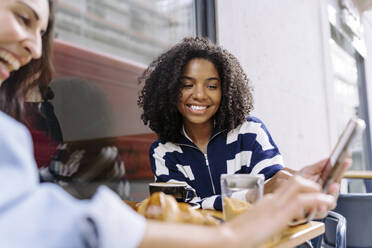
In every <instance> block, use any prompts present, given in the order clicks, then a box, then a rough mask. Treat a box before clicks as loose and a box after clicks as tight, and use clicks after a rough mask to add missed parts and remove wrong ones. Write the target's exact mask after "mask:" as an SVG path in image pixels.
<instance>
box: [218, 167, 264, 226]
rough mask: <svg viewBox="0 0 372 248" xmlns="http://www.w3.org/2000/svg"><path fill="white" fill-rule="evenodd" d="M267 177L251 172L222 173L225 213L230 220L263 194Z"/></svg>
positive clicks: (227, 219)
mask: <svg viewBox="0 0 372 248" xmlns="http://www.w3.org/2000/svg"><path fill="white" fill-rule="evenodd" d="M264 180H265V177H264V176H263V175H249V174H232V175H227V174H222V175H221V193H222V205H223V215H224V219H225V221H229V220H231V219H233V218H234V217H236V216H237V215H239V214H241V213H243V212H245V211H247V210H248V209H249V208H250V207H251V206H252V204H254V203H255V202H256V201H257V200H258V199H260V198H261V197H262V196H263V187H264Z"/></svg>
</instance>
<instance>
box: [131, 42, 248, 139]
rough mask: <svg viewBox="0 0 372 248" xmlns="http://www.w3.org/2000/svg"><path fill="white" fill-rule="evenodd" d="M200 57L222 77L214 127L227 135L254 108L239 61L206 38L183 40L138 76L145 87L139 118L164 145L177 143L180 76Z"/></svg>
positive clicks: (180, 124)
mask: <svg viewBox="0 0 372 248" xmlns="http://www.w3.org/2000/svg"><path fill="white" fill-rule="evenodd" d="M194 58H202V59H206V60H208V61H210V62H212V63H213V64H214V65H215V66H216V69H217V71H218V73H219V76H220V78H221V87H222V98H221V103H220V107H219V109H218V111H217V112H216V114H215V115H214V123H215V124H214V125H215V126H214V128H216V129H219V130H226V131H227V132H228V131H230V130H232V129H234V128H236V127H237V126H238V125H240V124H241V123H243V121H244V120H245V118H246V116H247V115H248V114H249V113H250V111H251V110H252V109H253V97H252V92H251V87H250V82H249V79H248V77H247V75H246V74H245V73H244V71H243V69H242V67H241V65H240V63H239V61H238V60H237V59H236V58H235V57H234V56H233V55H232V54H231V53H229V52H228V51H226V50H225V49H223V48H221V47H220V46H218V45H215V44H213V43H212V42H211V41H209V40H208V39H205V38H185V39H183V41H182V42H181V43H179V44H176V45H175V46H174V47H172V48H171V49H170V50H168V51H167V52H165V53H163V54H162V55H160V56H159V57H158V58H157V59H156V60H154V61H153V62H152V63H151V64H150V65H149V67H148V68H147V69H146V70H145V71H144V72H143V74H142V76H141V77H139V83H143V84H144V86H143V88H142V90H141V91H140V94H139V98H138V106H139V107H141V108H142V109H143V113H142V115H141V119H142V120H143V122H144V124H145V125H147V124H149V126H150V128H151V129H152V130H153V131H154V132H155V133H156V134H157V135H158V136H159V139H160V140H161V141H163V142H168V141H169V142H177V140H178V138H179V137H180V135H181V128H182V121H183V118H182V115H181V114H180V113H179V112H178V109H177V105H178V103H179V99H180V94H181V90H182V83H181V77H182V74H183V71H184V68H185V66H186V64H187V63H188V62H189V61H190V60H192V59H194Z"/></svg>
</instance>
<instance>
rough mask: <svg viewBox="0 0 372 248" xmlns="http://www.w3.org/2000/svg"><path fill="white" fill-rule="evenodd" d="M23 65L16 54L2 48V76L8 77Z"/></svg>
mask: <svg viewBox="0 0 372 248" xmlns="http://www.w3.org/2000/svg"><path fill="white" fill-rule="evenodd" d="M20 67H21V62H20V60H19V59H18V58H17V56H16V55H14V54H12V53H11V52H9V51H7V50H5V49H2V48H0V76H1V77H2V78H8V77H9V74H10V73H11V72H12V71H16V70H18V69H19V68H20Z"/></svg>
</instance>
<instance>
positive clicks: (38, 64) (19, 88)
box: [0, 0, 55, 122]
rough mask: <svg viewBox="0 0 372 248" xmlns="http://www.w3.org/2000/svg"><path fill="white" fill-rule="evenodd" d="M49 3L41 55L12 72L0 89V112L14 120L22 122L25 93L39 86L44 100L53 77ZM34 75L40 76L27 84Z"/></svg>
mask: <svg viewBox="0 0 372 248" xmlns="http://www.w3.org/2000/svg"><path fill="white" fill-rule="evenodd" d="M48 2H49V20H48V28H47V30H46V32H45V33H44V34H43V36H42V55H41V57H40V58H39V59H34V60H32V61H31V62H30V63H29V64H27V65H25V66H23V67H22V68H20V69H19V70H17V71H15V72H12V73H11V75H10V77H9V78H8V79H7V80H5V81H4V82H3V83H2V85H1V87H0V110H2V111H4V112H5V113H6V114H8V115H10V116H12V117H13V118H15V119H16V120H19V121H22V122H24V118H23V113H24V107H23V101H24V97H25V95H26V93H27V91H28V90H29V89H31V88H33V87H35V86H37V85H39V88H40V92H41V94H42V97H43V98H44V97H45V96H44V94H46V92H47V88H48V84H49V82H50V81H51V80H52V76H53V71H54V68H53V63H52V49H53V40H54V35H53V31H54V18H55V17H54V4H53V0H48ZM36 73H40V76H39V77H38V79H37V80H35V81H34V82H31V83H30V82H28V81H29V80H28V79H29V78H31V77H32V76H33V75H35V74H36Z"/></svg>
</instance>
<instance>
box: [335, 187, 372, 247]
mask: <svg viewBox="0 0 372 248" xmlns="http://www.w3.org/2000/svg"><path fill="white" fill-rule="evenodd" d="M334 211H335V212H337V213H339V214H341V215H343V216H344V217H345V218H346V220H347V231H346V237H347V247H348V248H367V247H369V248H371V247H372V194H341V195H340V196H339V198H338V202H337V207H336V209H335V210H334Z"/></svg>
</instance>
